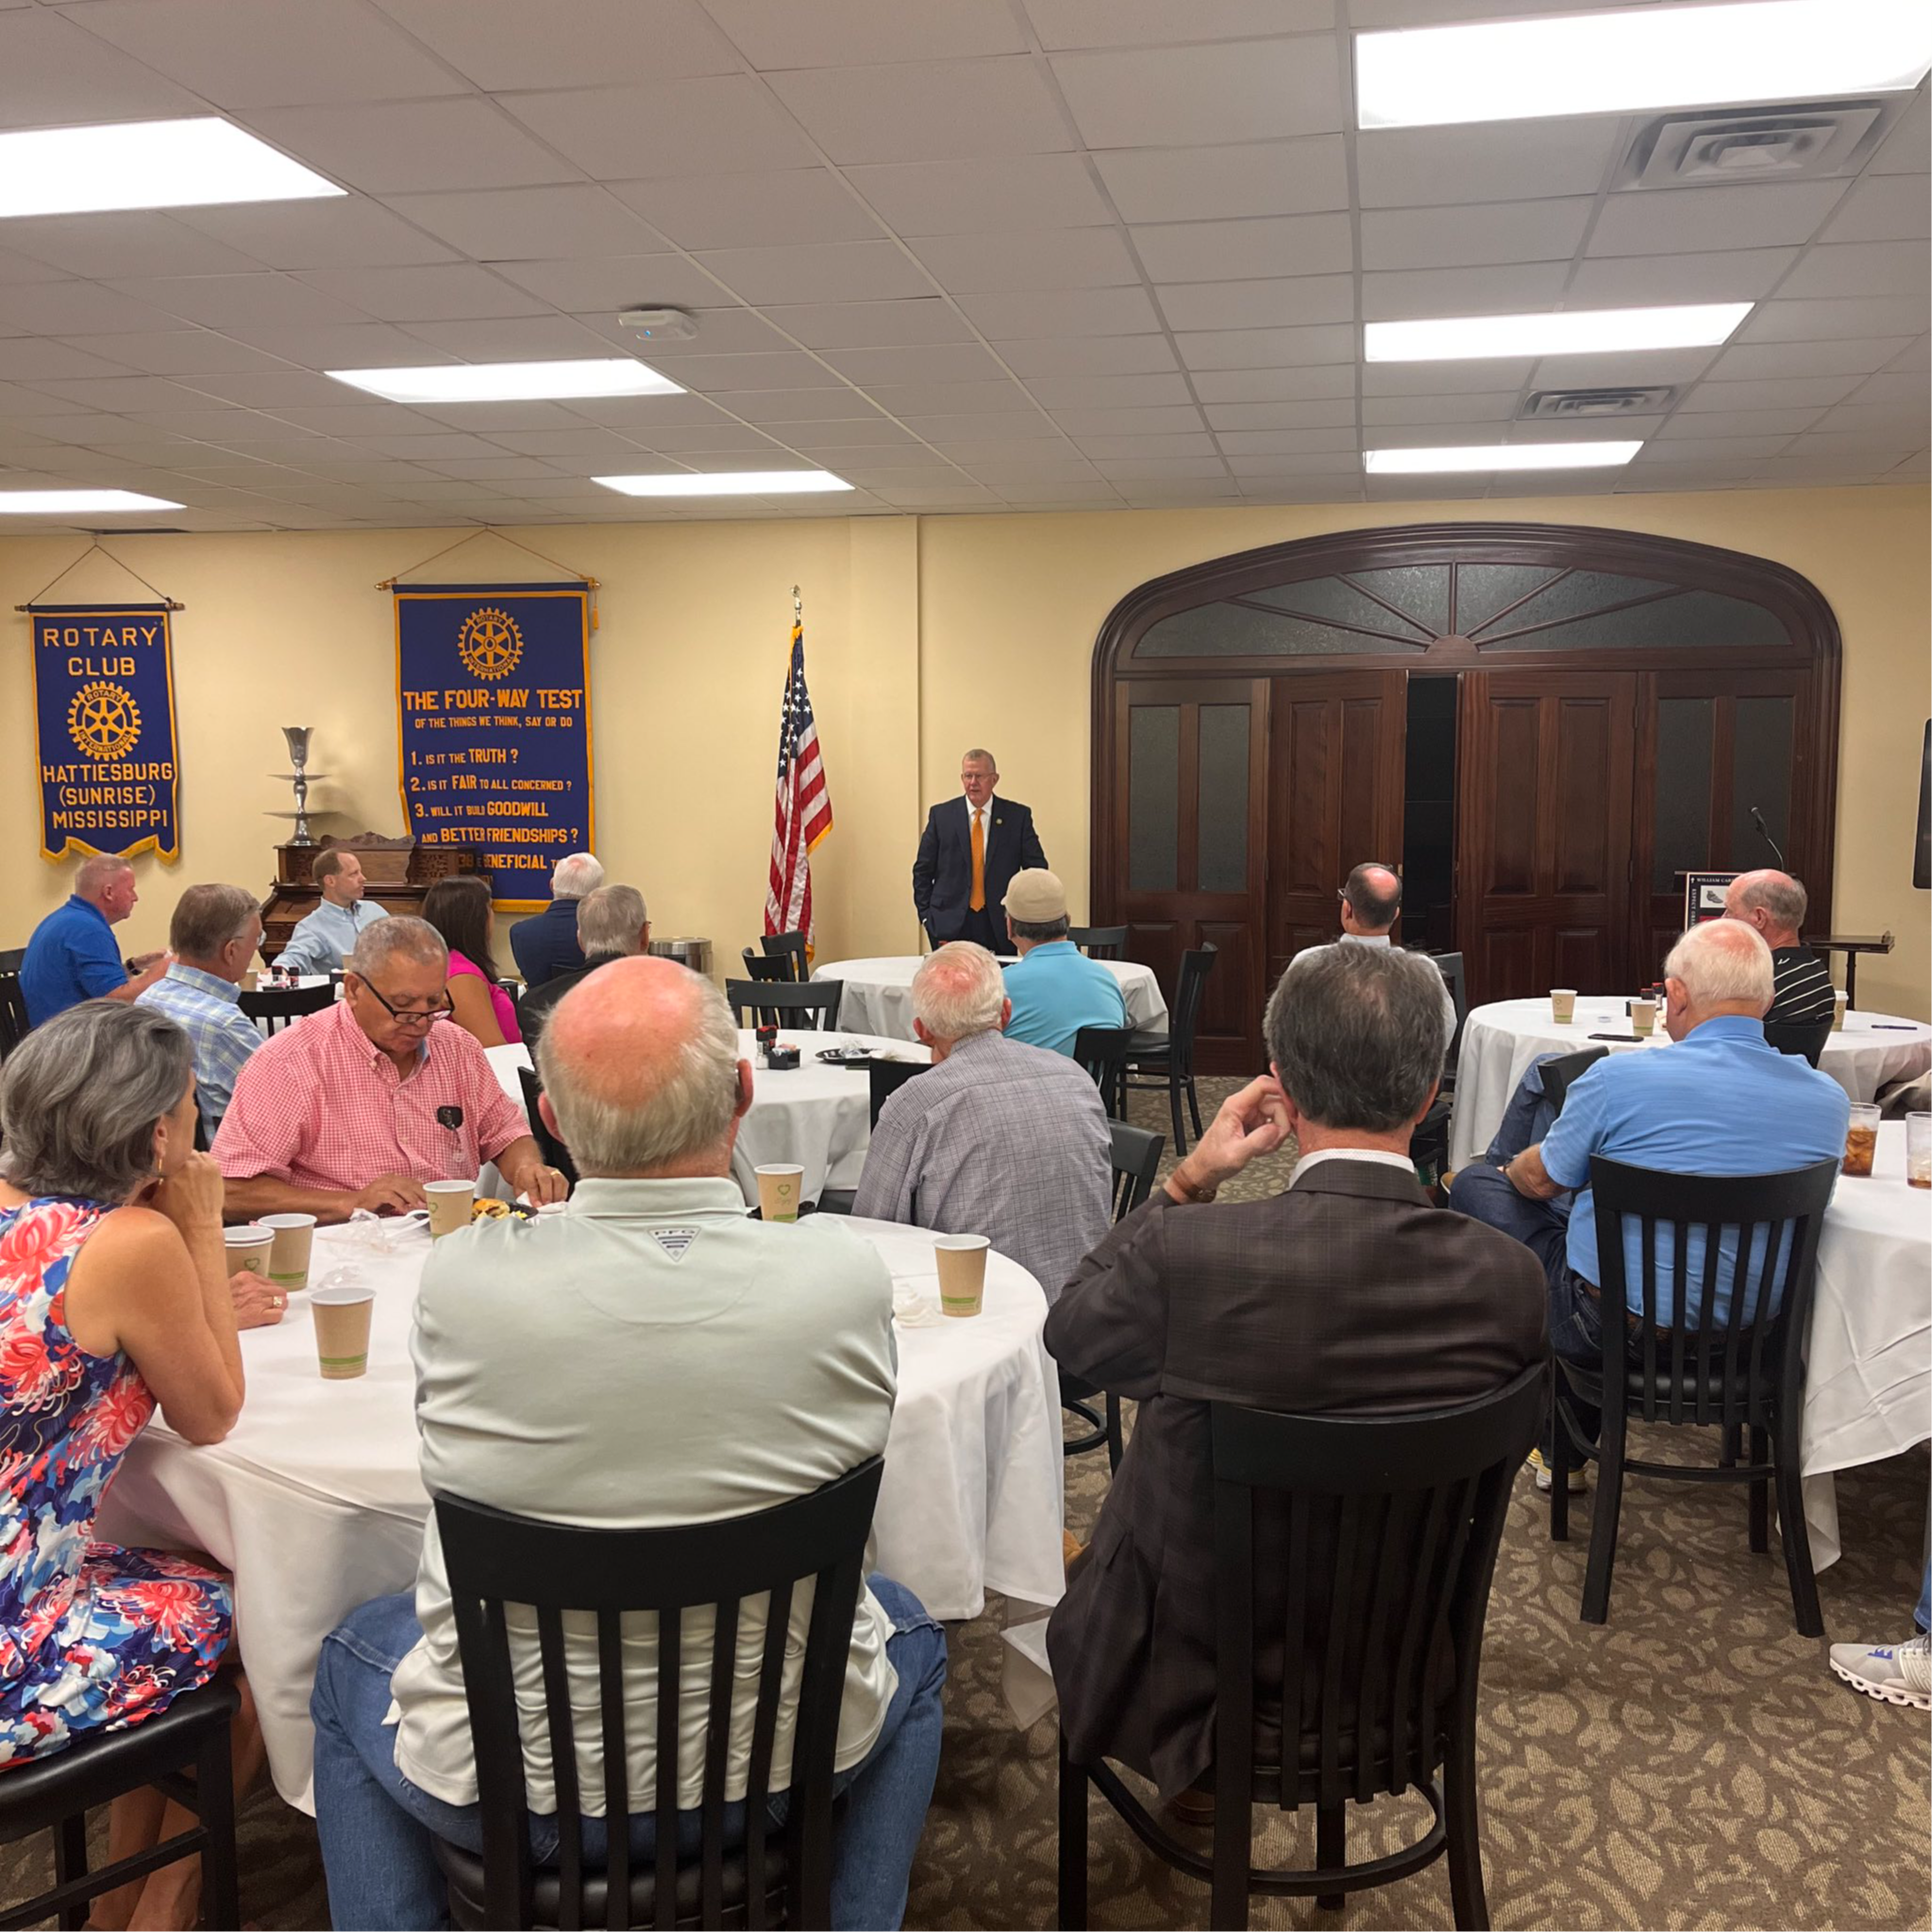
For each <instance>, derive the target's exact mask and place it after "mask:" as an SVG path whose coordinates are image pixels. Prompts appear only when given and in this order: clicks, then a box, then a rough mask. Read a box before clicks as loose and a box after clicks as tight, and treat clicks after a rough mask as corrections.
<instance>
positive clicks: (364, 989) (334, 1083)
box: [214, 918, 569, 1222]
mask: <svg viewBox="0 0 1932 1932" xmlns="http://www.w3.org/2000/svg"><path fill="white" fill-rule="evenodd" d="M448 970H449V955H448V951H447V949H446V948H445V946H444V943H443V939H442V935H441V934H440V933H438V932H436V930H435V928H434V927H432V926H429V925H427V924H425V923H424V921H423V920H421V919H409V918H392V919H384V920H382V921H380V922H379V923H378V924H377V925H375V926H373V927H371V928H370V929H369V930H368V931H367V932H364V933H363V934H362V935H361V938H360V939H359V940H358V941H357V942H356V950H355V954H354V956H353V957H352V958H351V959H350V960H349V961H348V963H347V966H346V968H345V970H344V978H343V997H342V999H341V1000H338V1001H337V1002H336V1003H335V1005H333V1006H332V1007H330V1008H328V1010H327V1011H326V1012H322V1013H317V1014H313V1015H311V1016H310V1017H309V1018H307V1019H304V1020H298V1021H296V1022H295V1024H294V1025H293V1026H289V1027H285V1028H283V1030H282V1031H281V1032H280V1033H277V1035H276V1036H275V1038H273V1039H272V1040H269V1041H267V1042H266V1043H265V1044H264V1045H263V1046H262V1047H261V1048H260V1050H259V1051H257V1052H256V1053H254V1054H252V1055H251V1056H250V1058H249V1060H248V1064H247V1065H246V1067H244V1069H243V1071H242V1075H241V1077H240V1078H239V1079H238V1080H237V1081H236V1083H235V1094H234V1099H233V1100H230V1101H229V1103H228V1111H227V1114H226V1115H225V1116H224V1117H223V1118H222V1124H221V1131H220V1132H219V1133H218V1134H216V1135H215V1141H214V1157H215V1161H216V1164H217V1165H218V1166H219V1167H220V1168H221V1170H222V1174H223V1177H224V1179H225V1180H226V1182H227V1189H226V1194H225V1199H224V1202H223V1212H224V1215H225V1216H226V1218H227V1219H228V1220H231V1221H234V1220H244V1221H245V1220H251V1219H253V1218H255V1217H256V1216H258V1215H264V1214H312V1215H313V1216H314V1217H315V1218H317V1219H318V1220H320V1221H324V1222H328V1221H345V1220H347V1219H348V1218H349V1216H350V1215H351V1214H353V1213H354V1212H355V1210H356V1209H357V1208H359V1207H361V1208H368V1209H370V1210H371V1211H373V1212H374V1213H377V1214H399V1213H403V1212H405V1211H406V1210H408V1209H410V1208H413V1207H420V1206H421V1205H422V1204H423V1186H422V1184H423V1183H424V1182H425V1181H445V1180H446V1181H466V1180H469V1179H470V1178H472V1177H473V1176H474V1175H475V1174H476V1173H477V1172H478V1171H479V1169H480V1168H481V1167H482V1165H483V1163H484V1162H485V1161H495V1162H496V1166H497V1168H498V1170H499V1171H500V1172H501V1174H502V1176H503V1178H504V1180H505V1181H506V1182H507V1183H508V1184H509V1186H510V1190H511V1192H512V1194H518V1193H521V1194H527V1195H528V1196H529V1199H530V1201H533V1202H536V1203H539V1204H541V1203H542V1202H545V1201H562V1200H563V1197H564V1195H565V1194H566V1193H567V1192H568V1191H569V1189H568V1185H567V1184H566V1183H565V1181H564V1179H563V1175H562V1174H560V1173H559V1172H558V1171H557V1169H556V1168H548V1167H546V1166H545V1165H544V1164H543V1162H542V1161H541V1160H540V1159H539V1158H538V1154H537V1144H536V1142H535V1140H534V1139H532V1138H531V1135H530V1132H529V1123H528V1122H527V1121H526V1120H525V1118H524V1117H523V1110H522V1109H521V1108H520V1107H518V1106H517V1104H516V1102H515V1101H514V1100H511V1099H510V1098H509V1097H508V1096H507V1095H506V1094H505V1093H504V1091H503V1089H502V1087H501V1086H500V1085H498V1084H497V1081H496V1075H495V1074H494V1073H493V1072H492V1071H491V1070H490V1063H489V1062H488V1060H486V1059H485V1058H484V1057H483V1050H482V1048H481V1047H479V1045H478V1044H477V1042H476V1040H475V1038H474V1037H473V1036H472V1035H471V1034H469V1033H465V1032H464V1031H463V1029H462V1027H460V1026H452V1025H450V1024H449V1023H448V1015H449V998H448V994H447V992H446V990H445V978H446V976H447V974H448Z"/></svg>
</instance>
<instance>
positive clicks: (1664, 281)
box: [1564, 248, 1798, 308]
mask: <svg viewBox="0 0 1932 1932" xmlns="http://www.w3.org/2000/svg"><path fill="white" fill-rule="evenodd" d="M1797 259H1798V251H1797V250H1796V249H1795V248H1745V249H1739V250H1736V251H1730V250H1725V251H1722V252H1710V253H1705V254H1701V255H1620V256H1617V257H1614V258H1611V257H1599V258H1597V259H1595V260H1588V261H1584V262H1580V263H1579V264H1578V266H1577V269H1576V274H1575V276H1574V277H1573V279H1572V280H1571V284H1570V286H1569V288H1568V289H1566V290H1565V291H1564V300H1565V302H1566V303H1573V304H1576V305H1579V306H1581V305H1586V304H1588V305H1592V306H1594V305H1597V304H1601V305H1602V306H1603V307H1604V308H1638V307H1640V306H1642V305H1643V304H1645V303H1651V302H1663V303H1669V302H1756V301H1758V300H1760V299H1761V298H1762V297H1764V296H1765V295H1768V294H1770V293H1771V292H1772V289H1774V288H1775V287H1776V286H1777V285H1778V282H1779V280H1780V279H1781V278H1782V277H1783V276H1784V274H1785V272H1786V271H1787V270H1788V269H1789V267H1790V265H1791V263H1792V262H1794V261H1795V260H1797Z"/></svg>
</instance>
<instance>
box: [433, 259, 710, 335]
mask: <svg viewBox="0 0 1932 1932" xmlns="http://www.w3.org/2000/svg"><path fill="white" fill-rule="evenodd" d="M493 267H494V271H495V273H496V275H499V276H501V277H503V279H504V280H505V281H506V282H512V283H514V284H515V286H516V287H517V288H519V289H521V290H523V291H524V302H523V308H524V312H526V313H531V312H536V311H541V310H543V309H545V308H546V307H549V308H557V309H566V310H571V311H577V310H589V311H596V312H598V313H601V314H603V315H606V316H608V317H609V318H610V319H611V320H612V321H613V323H614V321H615V317H616V314H617V312H618V311H621V310H625V309H636V308H643V307H651V308H658V307H664V306H669V307H672V308H680V309H707V308H715V307H719V306H724V305H728V304H730V302H731V299H732V297H731V292H730V291H729V290H727V289H724V288H721V287H720V286H719V284H718V282H717V279H716V278H715V277H713V276H710V275H707V274H706V273H705V272H704V270H703V269H701V268H699V267H698V266H697V263H695V262H692V261H688V260H685V258H684V257H683V256H681V255H677V254H672V253H665V254H661V255H580V256H573V257H572V258H571V259H570V260H567V261H499V262H496V263H494V264H493ZM473 273H477V274H481V273H483V271H481V270H475V271H473ZM482 312H489V311H482ZM498 312H501V313H506V314H512V313H514V312H516V311H514V310H509V309H506V310H503V311H498ZM452 319H453V318H452ZM630 342H631V343H633V344H636V345H637V346H639V347H640V348H641V347H642V346H643V339H642V338H641V337H638V336H631V337H630Z"/></svg>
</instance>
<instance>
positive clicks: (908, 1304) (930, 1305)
mask: <svg viewBox="0 0 1932 1932" xmlns="http://www.w3.org/2000/svg"><path fill="white" fill-rule="evenodd" d="M892 1319H894V1320H895V1321H896V1322H898V1323H899V1326H900V1327H901V1328H937V1327H938V1326H939V1324H940V1323H941V1322H942V1321H944V1320H945V1319H946V1318H945V1316H943V1315H942V1314H940V1312H939V1307H938V1304H937V1303H936V1302H931V1301H928V1300H927V1298H926V1297H925V1296H924V1295H922V1294H920V1292H919V1291H918V1289H917V1288H915V1287H911V1286H906V1285H901V1284H899V1283H897V1282H895V1283H894V1284H893V1289H892Z"/></svg>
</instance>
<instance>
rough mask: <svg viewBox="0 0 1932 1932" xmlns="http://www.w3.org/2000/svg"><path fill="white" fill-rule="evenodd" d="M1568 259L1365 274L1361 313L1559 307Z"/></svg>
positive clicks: (1388, 317) (1394, 318) (1382, 315)
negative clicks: (1481, 266) (1486, 266)
mask: <svg viewBox="0 0 1932 1932" xmlns="http://www.w3.org/2000/svg"><path fill="white" fill-rule="evenodd" d="M1569 276H1570V263H1569V262H1568V261H1521V262H1514V263H1510V264H1507V265H1504V266H1500V267H1494V268H1408V269H1397V270H1393V271H1390V272H1388V273H1386V274H1382V275H1365V276H1364V277H1362V314H1363V316H1364V318H1365V319H1366V320H1368V321H1370V322H1401V321H1408V320H1411V319H1414V318H1417V317H1422V316H1431V315H1511V314H1518V313H1520V312H1522V311H1528V310H1537V309H1546V308H1550V307H1552V306H1554V304H1555V302H1556V301H1557V300H1558V299H1559V298H1560V297H1561V296H1562V295H1563V293H1564V283H1565V281H1566V280H1567V279H1568V278H1569Z"/></svg>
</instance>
